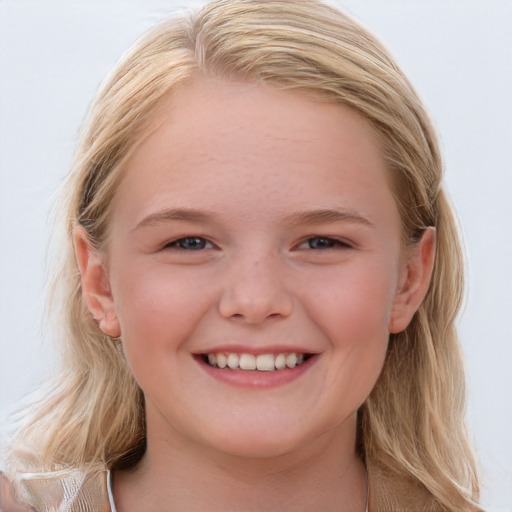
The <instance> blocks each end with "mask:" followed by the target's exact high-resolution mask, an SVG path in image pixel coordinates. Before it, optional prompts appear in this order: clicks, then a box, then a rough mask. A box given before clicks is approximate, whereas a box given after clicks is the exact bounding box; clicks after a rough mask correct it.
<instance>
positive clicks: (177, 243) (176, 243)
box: [162, 236, 214, 251]
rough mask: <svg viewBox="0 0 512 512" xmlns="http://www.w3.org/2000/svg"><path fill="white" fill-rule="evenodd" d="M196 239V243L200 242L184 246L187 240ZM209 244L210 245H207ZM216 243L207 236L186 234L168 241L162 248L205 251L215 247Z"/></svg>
mask: <svg viewBox="0 0 512 512" xmlns="http://www.w3.org/2000/svg"><path fill="white" fill-rule="evenodd" d="M190 241H194V243H197V242H199V243H198V244H197V245H196V246H195V247H194V246H192V247H183V245H182V244H184V243H185V242H190ZM207 245H210V247H206V246H207ZM213 248H214V245H213V244H212V243H211V242H210V241H208V240H206V238H203V237H201V236H184V237H182V238H178V239H177V240H173V241H172V242H168V243H166V244H165V245H164V246H163V247H162V249H164V250H165V249H178V250H180V251H203V250H205V249H213Z"/></svg>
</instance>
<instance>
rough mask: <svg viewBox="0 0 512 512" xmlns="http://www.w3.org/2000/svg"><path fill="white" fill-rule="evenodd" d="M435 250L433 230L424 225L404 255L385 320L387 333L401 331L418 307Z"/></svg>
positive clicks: (427, 285) (434, 231)
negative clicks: (414, 243) (400, 271)
mask: <svg viewBox="0 0 512 512" xmlns="http://www.w3.org/2000/svg"><path fill="white" fill-rule="evenodd" d="M435 253H436V230H435V228H433V227H428V228H427V229H425V231H424V232H423V235H422V237H421V240H420V241H419V242H418V243H417V244H416V246H415V247H414V248H412V249H411V252H410V253H409V254H408V255H407V260H406V262H405V265H404V269H403V275H402V276H401V279H400V283H399V287H398V290H397V292H396V294H395V299H394V302H393V309H392V311H391V316H390V319H389V325H388V330H389V332H390V333H391V334H397V333H399V332H402V331H403V330H404V329H405V328H406V327H407V326H408V325H409V323H410V321H411V320H412V317H413V316H414V313H416V311H417V310H418V308H419V307H420V304H421V302H422V301H423V299H424V297H425V295H426V293H427V290H428V287H429V285H430V278H431V276H432V269H433V268H434V260H435Z"/></svg>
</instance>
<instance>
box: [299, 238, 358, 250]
mask: <svg viewBox="0 0 512 512" xmlns="http://www.w3.org/2000/svg"><path fill="white" fill-rule="evenodd" d="M315 241H316V242H321V246H320V247H312V242H315ZM304 244H308V247H307V249H311V250H316V251H325V250H329V249H350V248H351V247H352V246H351V245H350V244H349V243H348V242H345V241H343V240H338V239H336V238H331V237H329V236H312V237H309V238H307V239H306V240H304V241H303V242H301V243H300V244H299V245H298V246H297V247H298V248H299V249H300V248H302V247H301V246H303V245H304ZM322 245H323V246H322Z"/></svg>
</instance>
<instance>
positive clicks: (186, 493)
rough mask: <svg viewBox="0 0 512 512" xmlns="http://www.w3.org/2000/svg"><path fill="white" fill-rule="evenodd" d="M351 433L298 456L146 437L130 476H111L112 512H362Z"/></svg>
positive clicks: (361, 479)
mask: <svg viewBox="0 0 512 512" xmlns="http://www.w3.org/2000/svg"><path fill="white" fill-rule="evenodd" d="M350 431H351V432H352V435H350V436H349V437H348V438H347V436H346V435H340V434H341V433H340V432H338V431H336V432H330V433H328V434H325V435H324V436H322V437H320V438H317V439H315V440H314V441H313V442H311V443H309V445H308V446H306V447H304V448H303V449H301V450H300V451H294V452H291V453H286V454H282V455H279V456H276V457H265V458H255V457H240V456H234V455H230V454H227V453H224V452H219V451H218V450H213V449H209V448H205V447H204V446H197V445H195V444H188V443H186V442H183V440H179V441H177V440H176V439H173V440H171V441H170V440H169V439H166V442H162V440H161V439H158V437H157V436H156V435H152V433H151V432H150V431H148V438H147V440H148V445H147V451H146V453H145V455H144V457H143V458H142V460H141V461H140V462H139V463H138V464H137V465H136V466H135V467H134V468H132V469H131V470H128V471H123V472H117V473H116V474H115V477H114V489H115V490H114V495H115V501H116V506H117V509H118V512H132V511H137V510H159V511H160V512H174V511H182V510H187V511H191V512H192V511H198V512H199V511H201V512H203V511H204V510H208V511H210V512H221V511H222V512H226V511H231V510H244V511H247V512H260V511H268V510H287V511H289V512H298V511H301V512H304V511H310V510H322V511H325V512H331V511H332V512H348V511H350V512H357V511H359V510H360V511H361V512H363V511H364V508H365V501H366V480H365V475H364V466H363V464H362V462H361V460H360V458H359V457H358V456H357V454H356V452H355V419H354V425H353V428H351V429H350Z"/></svg>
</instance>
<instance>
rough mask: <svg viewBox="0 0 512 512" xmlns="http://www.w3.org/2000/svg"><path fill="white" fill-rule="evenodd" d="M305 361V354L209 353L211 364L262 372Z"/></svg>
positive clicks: (288, 366) (292, 365)
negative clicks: (255, 354)
mask: <svg viewBox="0 0 512 512" xmlns="http://www.w3.org/2000/svg"><path fill="white" fill-rule="evenodd" d="M303 362H304V354H299V353H295V352H292V353H289V354H260V355H258V356H254V355H252V354H237V353H234V352H230V353H224V352H219V353H211V354H208V363H209V364H210V366H217V367H219V368H226V367H228V368H231V369H232V370H259V371H260V372H272V371H274V370H284V369H285V368H295V367H296V366H298V365H299V364H301V363H303Z"/></svg>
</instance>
